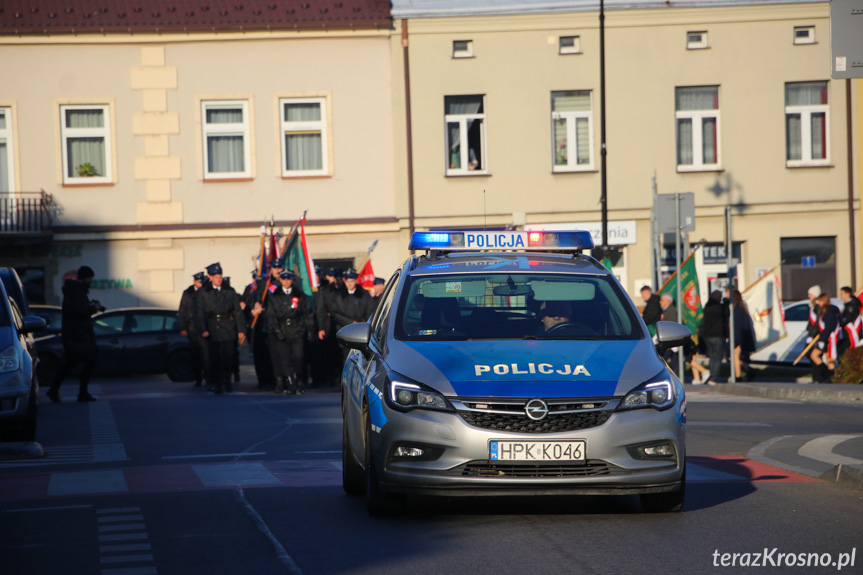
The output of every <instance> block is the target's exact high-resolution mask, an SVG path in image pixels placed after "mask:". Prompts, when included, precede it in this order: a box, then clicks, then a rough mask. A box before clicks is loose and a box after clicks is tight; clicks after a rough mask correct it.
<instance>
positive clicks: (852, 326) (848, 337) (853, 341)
mask: <svg viewBox="0 0 863 575" xmlns="http://www.w3.org/2000/svg"><path fill="white" fill-rule="evenodd" d="M839 299H841V300H842V301H843V302H844V304H845V305H843V306H842V315H840V316H839V327H840V328H842V339H841V340H839V358H841V357H842V354H843V353H845V352H846V351H847V350H849V349H856V348H858V347H860V346H861V345H863V319H861V317H860V315H861V314H860V307H861V304H860V300H859V299H857V298H856V297H855V296H854V290H852V289H851V287H850V286H845V287H843V288H842V289H840V290H839Z"/></svg>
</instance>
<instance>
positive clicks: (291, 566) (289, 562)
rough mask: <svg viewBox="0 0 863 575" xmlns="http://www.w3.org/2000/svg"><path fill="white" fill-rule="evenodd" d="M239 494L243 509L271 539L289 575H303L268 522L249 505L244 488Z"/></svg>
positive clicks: (265, 535) (238, 490)
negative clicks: (290, 574)
mask: <svg viewBox="0 0 863 575" xmlns="http://www.w3.org/2000/svg"><path fill="white" fill-rule="evenodd" d="M237 494H238V495H239V499H240V503H242V504H243V507H245V508H246V512H247V513H248V514H249V516H250V517H251V518H252V519H253V520H254V521H255V524H256V525H257V526H258V530H259V531H260V532H261V533H263V534H264V537H266V538H267V539H269V541H270V543H271V544H272V546H273V549H275V550H276V556H277V557H278V558H279V561H281V563H282V565H284V566H285V567H286V568H287V570H288V572H289V573H292V574H293V575H303V571H302V570H301V569H300V568H299V566H297V564H296V563H295V562H294V559H293V558H292V557H291V556H290V555H289V554H288V552H287V551H286V550H285V548H284V547H283V546H282V544H281V543H279V540H278V539H276V536H275V535H273V532H272V531H270V528H269V526H268V525H267V522H266V521H264V518H263V517H261V515H260V514H259V513H258V512H257V511H256V510H255V508H254V507H252V505H251V504H250V503H249V501H248V500H247V499H246V494H245V493H244V492H243V488H242V487H240V488H239V489H237Z"/></svg>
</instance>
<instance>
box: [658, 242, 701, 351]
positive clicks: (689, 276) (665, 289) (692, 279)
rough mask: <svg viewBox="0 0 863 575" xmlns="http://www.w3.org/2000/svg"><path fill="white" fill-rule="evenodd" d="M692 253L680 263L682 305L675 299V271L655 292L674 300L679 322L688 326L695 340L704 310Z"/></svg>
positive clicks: (693, 253)
mask: <svg viewBox="0 0 863 575" xmlns="http://www.w3.org/2000/svg"><path fill="white" fill-rule="evenodd" d="M694 255H695V252H692V253H691V254H689V257H688V258H686V260H685V261H684V262H683V263H682V264H681V265H680V294H681V298H682V299H683V305H681V304H680V302H678V301H677V277H676V276H677V272H674V273H673V274H672V275H671V277H670V278H668V281H666V282H665V285H663V286H662V289H660V290H659V291H658V292H657V294H658V295H659V296H660V297H662V294H666V293H667V294H669V295H670V296H671V297H672V298H673V299H674V300H675V302H674V305H675V306H676V307H677V313H678V315H679V317H680V319H681V323H683V325H685V326H686V327H688V328H689V331H691V332H692V335H693V340H696V341H697V338H696V334H697V333H698V326H700V325H701V320H702V318H703V317H704V310H703V309H702V307H701V292H700V291H699V290H698V274H697V273H696V271H695V258H694V257H693V256H694Z"/></svg>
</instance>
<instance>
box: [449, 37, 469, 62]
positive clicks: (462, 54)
mask: <svg viewBox="0 0 863 575" xmlns="http://www.w3.org/2000/svg"><path fill="white" fill-rule="evenodd" d="M462 43H464V45H465V47H464V49H463V50H460V49H459V48H458V45H459V44H462ZM452 57H453V58H473V40H453V41H452Z"/></svg>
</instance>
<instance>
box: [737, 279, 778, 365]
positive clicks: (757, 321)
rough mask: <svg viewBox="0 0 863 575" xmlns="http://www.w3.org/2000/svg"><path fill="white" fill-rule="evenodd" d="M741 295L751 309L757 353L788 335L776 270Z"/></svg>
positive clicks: (750, 314)
mask: <svg viewBox="0 0 863 575" xmlns="http://www.w3.org/2000/svg"><path fill="white" fill-rule="evenodd" d="M740 295H741V296H743V301H744V302H746V307H748V308H749V316H750V317H751V318H752V327H753V328H754V329H755V349H756V351H757V350H759V349H761V348H763V347H765V346H767V345H770V344H771V343H773V342H774V341H777V340H780V339H782V338H783V337H785V336H786V335H788V332H787V331H786V330H785V317H784V314H783V313H782V290H781V289H780V288H779V276H777V275H776V268H773V269H772V270H770V271H769V272H767V273H766V274H764V275H763V276H761V277H760V278H758V280H757V281H756V282H755V283H754V284H752V285H751V286H749V287H748V288H746V289H745V290H744V291H743V293H742V294H740Z"/></svg>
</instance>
